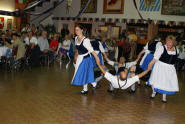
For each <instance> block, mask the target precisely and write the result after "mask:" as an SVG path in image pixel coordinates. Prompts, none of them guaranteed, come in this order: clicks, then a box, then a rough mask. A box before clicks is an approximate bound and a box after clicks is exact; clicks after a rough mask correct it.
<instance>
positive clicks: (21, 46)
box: [5, 33, 25, 60]
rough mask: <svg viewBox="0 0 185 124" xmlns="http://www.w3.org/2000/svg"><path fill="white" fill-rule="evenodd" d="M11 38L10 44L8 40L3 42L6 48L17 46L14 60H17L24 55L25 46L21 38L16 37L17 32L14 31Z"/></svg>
mask: <svg viewBox="0 0 185 124" xmlns="http://www.w3.org/2000/svg"><path fill="white" fill-rule="evenodd" d="M12 39H13V43H12V44H9V43H8V42H5V44H6V46H7V47H8V48H11V49H13V47H17V55H16V60H19V59H21V58H22V57H24V53H25V46H24V43H23V42H21V40H20V39H19V38H18V35H17V34H15V33H14V34H12Z"/></svg>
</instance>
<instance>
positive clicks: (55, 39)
mask: <svg viewBox="0 0 185 124" xmlns="http://www.w3.org/2000/svg"><path fill="white" fill-rule="evenodd" d="M74 36H76V37H74ZM95 36H96V35H90V36H87V35H86V29H85V28H84V27H83V26H82V25H77V26H76V27H75V35H71V34H70V32H69V30H68V29H67V28H66V27H65V28H64V29H62V30H61V33H54V34H48V33H47V32H46V31H44V30H42V31H40V30H38V29H37V28H36V27H35V26H34V25H33V26H32V27H30V25H29V24H27V25H26V26H25V27H24V28H23V29H22V30H21V32H20V33H18V32H15V31H12V32H8V31H7V32H2V33H1V37H0V55H1V62H2V58H8V57H12V56H13V58H14V61H12V63H15V62H16V61H19V60H21V59H22V58H27V59H28V64H29V66H31V67H38V66H41V65H46V64H47V65H51V64H52V63H54V61H55V60H57V59H59V61H60V63H61V62H62V59H63V57H66V58H69V60H70V59H73V60H74V61H73V62H74V66H75V72H74V76H73V79H72V84H73V85H78V86H83V89H82V91H81V94H87V93H88V84H89V83H90V84H92V86H93V90H95V89H97V88H98V87H100V84H99V83H98V82H99V81H100V80H101V79H102V78H103V77H105V78H106V79H107V80H108V81H109V84H110V88H109V89H108V92H110V93H113V92H114V89H127V88H129V87H131V88H130V90H129V92H130V93H134V92H135V90H136V84H135V83H136V82H138V85H140V79H141V80H143V81H145V82H146V84H145V85H148V86H151V87H152V90H153V92H152V94H151V98H152V99H153V98H154V97H155V96H156V93H161V94H163V95H162V96H163V97H162V101H163V102H166V101H167V100H166V95H172V94H175V92H178V91H179V87H178V79H177V74H176V70H184V69H185V39H183V38H184V36H183V35H182V34H181V35H180V36H179V37H177V40H176V37H175V36H173V35H169V36H167V37H166V38H164V37H162V36H160V35H157V36H156V37H154V38H153V39H151V40H150V41H149V42H148V43H147V44H146V45H145V46H144V48H143V50H141V51H140V52H139V53H138V52H137V43H136V41H137V36H136V33H135V32H127V33H124V34H122V35H120V38H119V39H115V38H112V39H107V38H106V37H103V36H96V37H95ZM163 39H165V40H163ZM177 41H178V42H177ZM140 60H141V61H140ZM105 65H106V66H107V65H111V67H108V66H107V67H106V66H105Z"/></svg>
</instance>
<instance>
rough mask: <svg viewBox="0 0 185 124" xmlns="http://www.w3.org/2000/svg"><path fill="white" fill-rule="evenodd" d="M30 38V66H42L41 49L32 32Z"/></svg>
mask: <svg viewBox="0 0 185 124" xmlns="http://www.w3.org/2000/svg"><path fill="white" fill-rule="evenodd" d="M29 37H30V42H29V46H30V52H29V64H30V66H31V67H37V66H40V56H41V51H40V47H39V46H38V44H37V38H36V37H34V36H32V32H31V33H30V35H29Z"/></svg>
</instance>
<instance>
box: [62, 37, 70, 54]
mask: <svg viewBox="0 0 185 124" xmlns="http://www.w3.org/2000/svg"><path fill="white" fill-rule="evenodd" d="M70 44H71V41H70V38H69V35H66V36H65V38H64V41H63V42H62V44H61V48H60V49H59V55H60V57H62V56H63V55H64V54H67V53H68V52H69V49H70Z"/></svg>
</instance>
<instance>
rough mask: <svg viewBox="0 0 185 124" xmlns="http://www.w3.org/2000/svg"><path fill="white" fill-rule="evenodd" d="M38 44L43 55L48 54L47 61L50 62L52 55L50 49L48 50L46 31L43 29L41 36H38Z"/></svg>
mask: <svg viewBox="0 0 185 124" xmlns="http://www.w3.org/2000/svg"><path fill="white" fill-rule="evenodd" d="M38 46H39V47H40V50H41V52H42V54H43V55H48V56H49V62H52V61H53V59H54V55H53V53H52V52H51V51H49V42H48V39H47V32H46V31H43V32H42V34H41V36H40V37H39V38H38Z"/></svg>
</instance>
